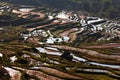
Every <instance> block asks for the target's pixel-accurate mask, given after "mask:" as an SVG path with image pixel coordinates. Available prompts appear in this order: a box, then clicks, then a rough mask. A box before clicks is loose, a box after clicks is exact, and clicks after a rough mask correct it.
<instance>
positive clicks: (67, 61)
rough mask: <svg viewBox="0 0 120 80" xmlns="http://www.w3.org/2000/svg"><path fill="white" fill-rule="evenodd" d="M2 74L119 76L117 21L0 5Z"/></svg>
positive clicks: (73, 78)
mask: <svg viewBox="0 0 120 80" xmlns="http://www.w3.org/2000/svg"><path fill="white" fill-rule="evenodd" d="M0 72H1V73H0V79H1V80H9V79H10V80H16V79H17V80H119V79H120V22H119V20H112V19H111V20H110V19H108V18H100V17H95V16H90V15H88V14H86V13H85V12H76V11H74V10H72V11H67V10H60V11H59V10H55V9H50V8H47V7H43V6H40V7H36V6H26V5H18V6H14V5H8V4H4V5H3V4H1V5H0Z"/></svg>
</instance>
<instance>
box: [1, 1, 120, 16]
mask: <svg viewBox="0 0 120 80" xmlns="http://www.w3.org/2000/svg"><path fill="white" fill-rule="evenodd" d="M0 1H6V2H10V3H15V4H24V5H34V6H41V5H45V6H47V7H51V8H57V9H67V10H76V11H78V10H79V11H87V12H89V13H91V14H93V15H97V16H100V17H109V18H116V17H120V11H119V9H120V6H119V4H120V0H0Z"/></svg>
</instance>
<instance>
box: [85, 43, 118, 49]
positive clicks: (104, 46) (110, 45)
mask: <svg viewBox="0 0 120 80" xmlns="http://www.w3.org/2000/svg"><path fill="white" fill-rule="evenodd" d="M117 47H120V43H118V44H112V43H111V44H104V45H98V46H87V47H84V48H117Z"/></svg>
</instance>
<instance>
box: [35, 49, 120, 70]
mask: <svg viewBox="0 0 120 80" xmlns="http://www.w3.org/2000/svg"><path fill="white" fill-rule="evenodd" d="M36 49H37V50H38V51H39V52H42V53H46V54H50V55H56V56H61V54H62V53H61V52H57V51H52V52H49V51H47V49H45V48H41V47H39V48H36ZM49 49H50V48H49ZM71 55H73V60H74V61H80V62H85V63H87V64H92V65H96V66H102V67H109V68H116V69H118V68H120V65H110V64H102V63H97V62H89V61H88V60H87V59H85V58H82V57H78V56H75V55H74V54H71Z"/></svg>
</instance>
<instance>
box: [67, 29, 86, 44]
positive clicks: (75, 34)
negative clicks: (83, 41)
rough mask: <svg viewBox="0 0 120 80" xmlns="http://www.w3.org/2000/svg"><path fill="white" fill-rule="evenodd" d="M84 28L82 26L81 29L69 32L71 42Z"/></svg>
mask: <svg viewBox="0 0 120 80" xmlns="http://www.w3.org/2000/svg"><path fill="white" fill-rule="evenodd" d="M83 30H84V28H81V29H80V30H79V31H76V32H73V33H70V34H69V37H70V42H73V41H74V40H75V39H76V38H77V34H78V33H81V32H82V31H83Z"/></svg>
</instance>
